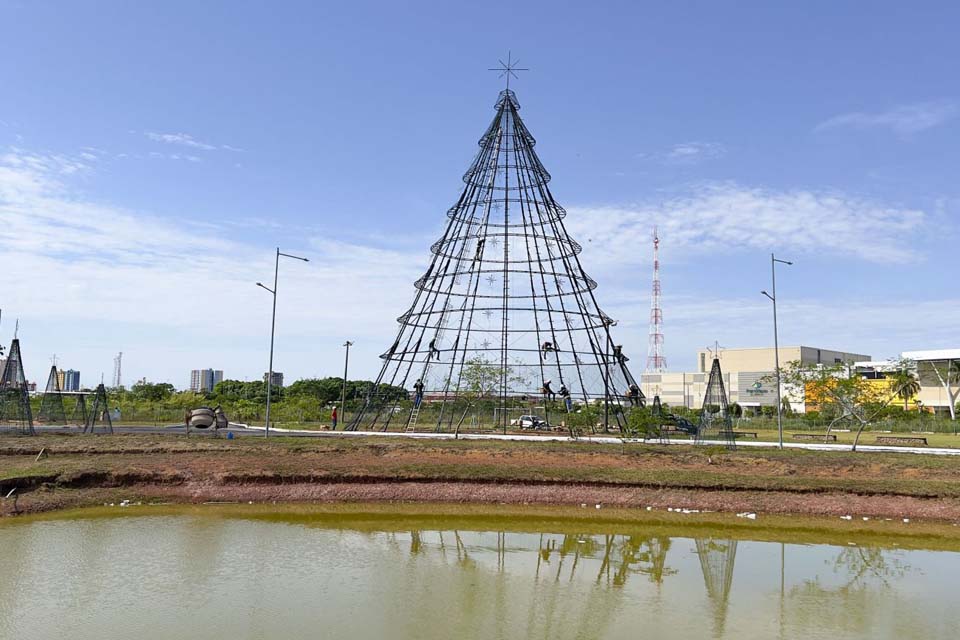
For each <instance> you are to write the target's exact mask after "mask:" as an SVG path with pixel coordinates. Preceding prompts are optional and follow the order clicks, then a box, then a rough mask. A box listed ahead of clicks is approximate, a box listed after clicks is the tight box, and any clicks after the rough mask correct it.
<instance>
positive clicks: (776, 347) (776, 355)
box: [760, 253, 793, 449]
mask: <svg viewBox="0 0 960 640" xmlns="http://www.w3.org/2000/svg"><path fill="white" fill-rule="evenodd" d="M778 262H779V263H780V264H787V265H791V264H793V263H792V262H789V261H787V260H780V259H778V258H777V257H776V256H775V255H773V254H772V253H771V254H770V281H771V285H772V286H771V290H772V291H773V295H771V294H769V293H767V292H766V291H761V292H760V293H762V294H763V295H765V296H767V297H768V298H770V302H772V303H773V362H774V368H775V370H776V376H777V434H778V437H779V440H780V448H781V449H783V400H782V399H781V398H780V341H779V338H778V336H777V263H778Z"/></svg>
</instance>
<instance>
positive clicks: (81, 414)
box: [70, 393, 87, 427]
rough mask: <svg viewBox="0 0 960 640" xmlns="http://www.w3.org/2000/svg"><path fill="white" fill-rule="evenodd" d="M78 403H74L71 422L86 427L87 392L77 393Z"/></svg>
mask: <svg viewBox="0 0 960 640" xmlns="http://www.w3.org/2000/svg"><path fill="white" fill-rule="evenodd" d="M76 398H77V403H76V404H75V405H73V411H72V412H71V413H70V424H71V425H76V426H78V427H79V426H81V425H83V426H84V427H85V426H86V425H87V396H86V394H85V393H77V395H76Z"/></svg>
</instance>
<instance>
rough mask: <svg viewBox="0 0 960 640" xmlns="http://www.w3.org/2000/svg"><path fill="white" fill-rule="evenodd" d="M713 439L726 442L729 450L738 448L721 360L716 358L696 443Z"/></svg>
mask: <svg viewBox="0 0 960 640" xmlns="http://www.w3.org/2000/svg"><path fill="white" fill-rule="evenodd" d="M713 438H723V439H724V440H726V444H727V448H729V449H736V448H737V439H736V434H734V433H733V420H732V419H731V417H730V408H729V406H728V403H727V390H726V387H725V386H724V384H723V372H722V371H721V370H720V359H719V358H716V357H715V358H714V359H713V366H712V367H710V379H709V380H708V381H707V391H706V393H704V395H703V405H702V406H701V411H700V423H699V425H698V427H697V438H696V441H697V442H698V443H700V442H702V441H703V440H709V439H713Z"/></svg>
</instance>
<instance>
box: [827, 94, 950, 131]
mask: <svg viewBox="0 0 960 640" xmlns="http://www.w3.org/2000/svg"><path fill="white" fill-rule="evenodd" d="M958 114H960V105H958V104H957V103H956V102H955V101H951V100H940V101H935V102H917V103H914V104H907V105H901V106H898V107H894V108H892V109H889V110H887V111H881V112H878V113H867V112H864V111H855V112H852V113H844V114H842V115H838V116H834V117H833V118H830V119H829V120H826V121H824V122H821V123H820V124H818V125H817V126H816V128H815V129H814V130H815V131H825V130H827V129H835V128H839V127H853V128H856V129H868V128H886V129H890V130H891V131H893V132H894V133H896V134H897V135H900V136H909V135H912V134H915V133H920V132H921V131H924V130H926V129H930V128H932V127H936V126H938V125H941V124H943V123H945V122H947V121H949V120H952V119H953V118H955V117H956V116H957V115H958Z"/></svg>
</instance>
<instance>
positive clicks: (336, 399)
mask: <svg viewBox="0 0 960 640" xmlns="http://www.w3.org/2000/svg"><path fill="white" fill-rule="evenodd" d="M374 386H375V385H374V383H373V382H371V381H369V380H348V381H347V384H346V405H347V409H348V410H352V409H354V408H356V407H358V406H359V405H360V404H361V403H362V402H363V401H364V400H365V399H366V397H367V394H372V393H374ZM343 391H344V386H343V378H336V377H331V378H308V379H305V380H297V381H296V382H294V383H292V384H290V385H289V386H286V387H273V388H272V389H271V404H272V405H273V406H272V407H271V421H272V420H273V419H276V420H277V421H281V422H319V421H328V420H329V419H330V409H331V408H332V406H333V405H334V404H336V405H339V404H340V397H341V393H343ZM379 393H381V394H383V395H384V396H386V397H388V398H391V399H399V400H406V399H409V398H410V392H409V391H407V390H406V389H404V388H402V387H396V386H392V385H385V384H382V385H380V388H379ZM109 395H110V406H111V407H116V408H119V409H120V410H121V414H122V416H123V420H125V421H128V420H140V421H154V422H171V423H172V422H178V421H182V419H183V412H184V410H186V409H195V408H197V407H200V406H216V405H218V404H219V405H221V406H222V407H223V409H224V411H225V412H226V414H227V416H228V417H229V418H230V420H234V421H240V422H242V421H245V420H261V419H263V413H264V408H265V403H266V400H267V384H266V382H264V381H262V380H253V381H246V382H245V381H242V380H224V381H222V382H219V383H218V384H217V385H216V387H214V389H213V391H207V392H199V393H198V392H195V391H189V390H184V391H178V390H177V389H176V388H175V387H174V386H173V385H172V384H170V383H168V382H138V383H136V384H134V385H133V386H132V387H130V388H129V389H124V388H120V389H111V390H110V394H109Z"/></svg>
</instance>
